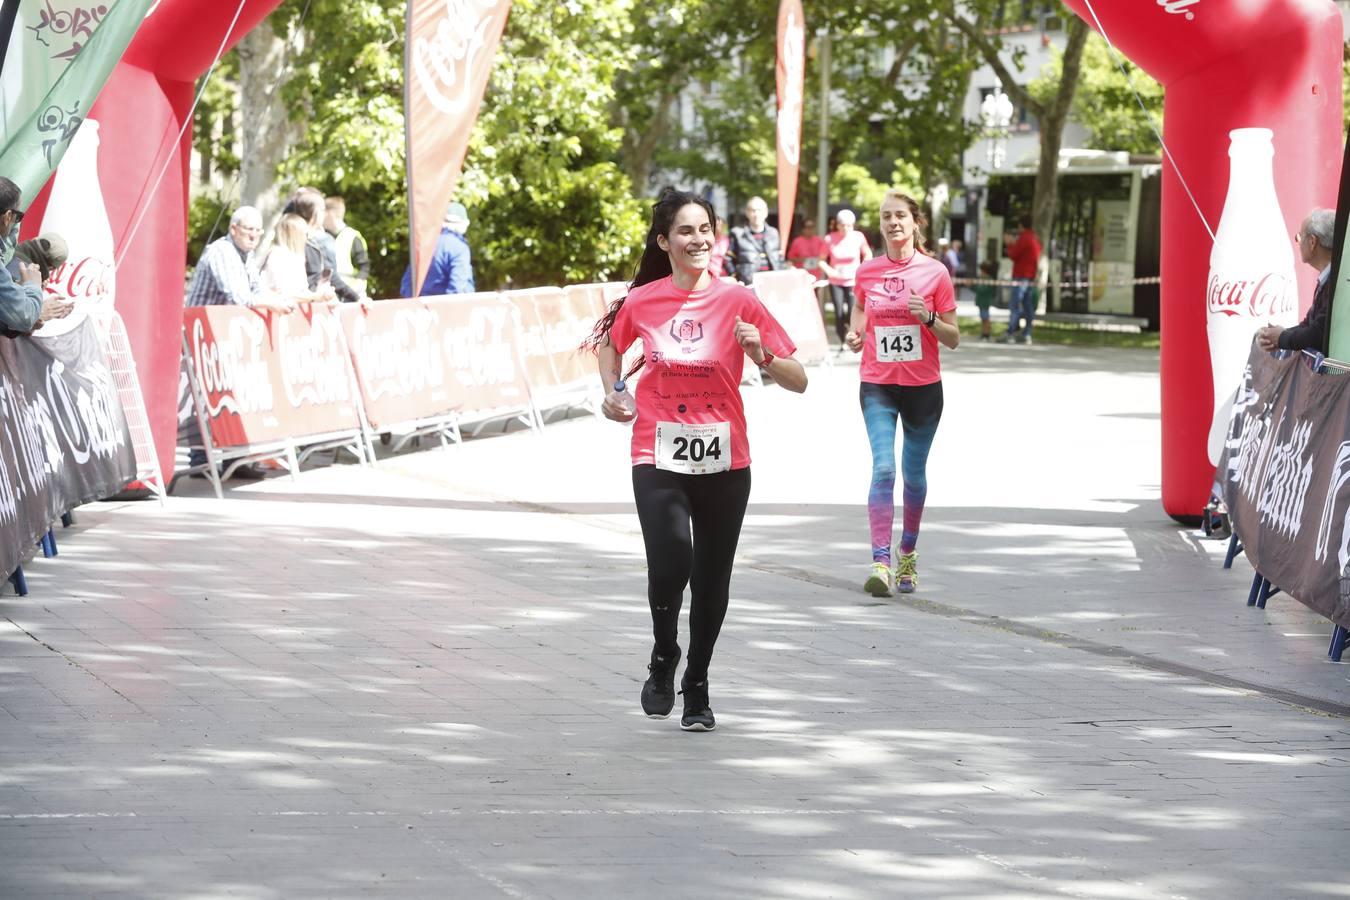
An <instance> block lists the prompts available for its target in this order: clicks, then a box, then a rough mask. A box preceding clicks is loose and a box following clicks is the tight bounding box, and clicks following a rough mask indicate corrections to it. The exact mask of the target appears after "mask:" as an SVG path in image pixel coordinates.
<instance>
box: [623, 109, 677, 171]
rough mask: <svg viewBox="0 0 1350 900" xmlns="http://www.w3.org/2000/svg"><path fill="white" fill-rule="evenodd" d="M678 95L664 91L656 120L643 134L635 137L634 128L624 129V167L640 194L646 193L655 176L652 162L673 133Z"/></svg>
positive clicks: (653, 116) (653, 114) (654, 115)
mask: <svg viewBox="0 0 1350 900" xmlns="http://www.w3.org/2000/svg"><path fill="white" fill-rule="evenodd" d="M676 96H677V94H676V92H675V91H673V90H671V89H669V88H667V89H665V90H663V91H662V92H661V94H660V95H659V96H658V97H657V99H656V108H655V109H653V110H652V120H651V122H650V123H649V124H648V126H647V128H645V129H644V130H643V131H642V132H641V134H638V135H634V134H633V130H632V129H631V128H627V129H625V130H624V141H623V168H624V171H625V172H626V173H627V174H628V180H629V181H631V182H632V183H633V190H635V191H637V193H638V194H639V195H642V194H645V193H646V191H647V182H648V181H649V180H650V179H651V176H652V159H653V157H655V156H656V149H657V148H658V147H660V146H661V142H662V141H664V140H665V139H666V135H667V134H669V133H670V107H671V104H672V103H674V102H675V98H676Z"/></svg>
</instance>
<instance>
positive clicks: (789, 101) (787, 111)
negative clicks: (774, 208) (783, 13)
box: [778, 12, 806, 233]
mask: <svg viewBox="0 0 1350 900" xmlns="http://www.w3.org/2000/svg"><path fill="white" fill-rule="evenodd" d="M782 52H783V65H784V68H785V69H786V71H787V85H786V91H785V92H784V94H783V104H782V106H781V107H780V108H779V110H778V148H779V149H780V150H782V151H783V156H784V158H785V159H786V160H787V162H788V164H789V165H793V166H795V165H797V163H798V161H799V160H800V159H801V150H802V146H801V143H802V142H801V127H800V126H801V121H802V84H803V83H804V81H803V79H804V68H805V65H806V29H805V27H804V26H803V24H802V23H801V22H799V21H797V16H796V13H795V12H790V13H788V17H787V26H786V27H785V28H784V35H783V50H782ZM784 233H786V232H784Z"/></svg>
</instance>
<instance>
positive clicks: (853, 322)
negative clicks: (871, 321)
mask: <svg viewBox="0 0 1350 900" xmlns="http://www.w3.org/2000/svg"><path fill="white" fill-rule="evenodd" d="M865 330H867V310H866V309H865V308H864V307H863V302H862V301H861V300H855V301H854V303H853V314H852V315H851V316H849V320H848V334H847V335H846V336H845V337H844V343H845V344H846V345H847V346H848V349H850V350H852V351H853V352H854V353H861V352H862V348H863V332H864V331H865Z"/></svg>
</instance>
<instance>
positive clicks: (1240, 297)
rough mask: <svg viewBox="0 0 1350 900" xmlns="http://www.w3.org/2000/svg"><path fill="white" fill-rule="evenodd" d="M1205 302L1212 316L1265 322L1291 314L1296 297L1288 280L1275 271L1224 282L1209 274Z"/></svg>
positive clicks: (1217, 276) (1220, 278)
mask: <svg viewBox="0 0 1350 900" xmlns="http://www.w3.org/2000/svg"><path fill="white" fill-rule="evenodd" d="M1205 303H1206V306H1207V307H1208V308H1209V312H1210V313H1211V314H1219V315H1225V316H1243V317H1246V318H1251V319H1259V320H1262V321H1264V320H1266V319H1270V318H1274V317H1278V316H1283V315H1287V314H1289V313H1292V312H1293V311H1294V308H1295V305H1296V303H1297V297H1296V295H1295V292H1294V285H1293V284H1292V283H1291V282H1290V281H1289V279H1288V277H1287V276H1285V275H1282V274H1280V273H1278V272H1268V273H1266V274H1265V275H1262V276H1261V277H1260V278H1239V279H1226V278H1222V277H1220V276H1219V275H1218V274H1215V273H1213V272H1211V273H1210V276H1209V289H1208V290H1207V291H1206V294H1205Z"/></svg>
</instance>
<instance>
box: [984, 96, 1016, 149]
mask: <svg viewBox="0 0 1350 900" xmlns="http://www.w3.org/2000/svg"><path fill="white" fill-rule="evenodd" d="M1012 117H1013V105H1012V101H1011V100H1009V99H1008V95H1007V94H1005V93H1003V88H1002V87H996V88H994V92H993V93H992V94H988V95H986V96H985V98H984V102H982V103H981V104H980V121H981V122H982V123H983V124H984V133H985V135H986V136H987V137H988V138H989V145H988V147H987V148H986V151H985V152H986V154H987V156H988V158H989V165H990V167H991V168H994V169H1001V168H1003V161H1004V159H1005V157H1006V156H1007V154H1008V128H1009V126H1011V125H1012Z"/></svg>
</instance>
